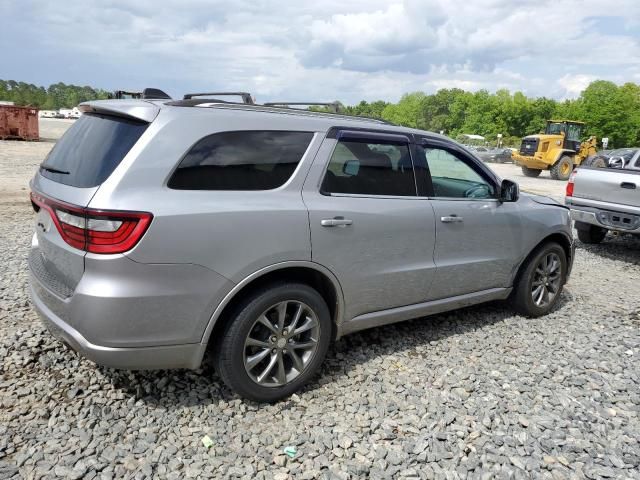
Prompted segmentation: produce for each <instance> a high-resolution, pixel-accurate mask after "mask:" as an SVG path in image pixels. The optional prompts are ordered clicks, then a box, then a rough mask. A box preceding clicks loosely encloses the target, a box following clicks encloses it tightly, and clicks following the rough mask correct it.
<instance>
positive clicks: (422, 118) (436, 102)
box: [343, 80, 640, 148]
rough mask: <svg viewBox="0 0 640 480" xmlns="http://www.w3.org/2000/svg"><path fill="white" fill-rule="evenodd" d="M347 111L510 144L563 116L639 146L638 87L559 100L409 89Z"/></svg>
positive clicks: (604, 87)
mask: <svg viewBox="0 0 640 480" xmlns="http://www.w3.org/2000/svg"><path fill="white" fill-rule="evenodd" d="M343 108H344V111H345V112H346V113H348V114H350V115H362V116H367V117H372V118H379V119H383V120H387V121H390V122H393V123H396V124H398V125H404V126H408V127H413V128H419V129H421V130H429V131H432V132H440V131H442V132H444V133H445V134H446V135H448V136H449V137H451V138H454V139H456V138H458V136H459V135H461V134H476V135H482V136H484V137H485V138H486V139H487V141H489V142H490V143H496V142H497V135H498V134H501V135H502V136H503V142H504V144H505V145H508V146H518V145H519V144H520V139H521V138H522V137H524V136H526V135H532V134H535V133H540V132H541V131H543V130H544V128H545V121H546V120H550V119H566V120H576V121H581V122H585V123H586V124H587V126H586V129H585V131H584V132H583V135H584V136H585V138H586V137H587V136H589V135H595V136H596V137H597V138H598V141H600V140H601V139H602V138H603V137H607V138H609V148H611V147H612V146H613V147H616V148H617V147H625V146H639V145H640V85H637V84H635V83H626V84H624V85H622V86H618V85H616V84H615V83H613V82H608V81H604V80H597V81H594V82H592V83H591V84H590V85H589V86H587V88H586V89H585V90H584V91H583V92H582V93H581V94H580V96H579V97H578V98H576V99H572V100H563V101H558V100H554V99H551V98H546V97H537V98H531V97H527V96H525V95H524V94H523V93H522V92H515V93H513V94H512V93H511V92H509V91H508V90H498V91H497V92H495V93H489V92H488V91H487V90H479V91H477V92H467V91H464V90H461V89H458V88H451V89H442V90H438V91H437V92H436V93H434V94H431V95H429V94H426V93H423V92H413V93H407V94H405V95H403V96H402V98H401V99H400V101H399V102H398V103H389V102H384V101H381V100H380V101H376V102H371V103H369V102H365V101H362V102H360V103H358V104H357V105H353V106H344V107H343Z"/></svg>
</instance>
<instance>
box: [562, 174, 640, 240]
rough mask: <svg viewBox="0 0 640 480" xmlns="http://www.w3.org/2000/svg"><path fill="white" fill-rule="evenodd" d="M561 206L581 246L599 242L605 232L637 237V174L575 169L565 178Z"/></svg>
mask: <svg viewBox="0 0 640 480" xmlns="http://www.w3.org/2000/svg"><path fill="white" fill-rule="evenodd" d="M565 204H566V205H567V206H569V208H571V217H572V218H573V220H575V227H576V229H577V230H578V238H580V240H581V241H583V242H585V243H599V242H601V241H602V240H603V239H604V237H605V235H606V233H607V231H609V230H611V231H617V232H626V233H632V234H637V235H640V171H639V170H627V169H619V168H587V167H581V168H578V169H576V170H575V171H574V172H573V173H572V174H571V178H569V183H568V185H567V196H566V197H565Z"/></svg>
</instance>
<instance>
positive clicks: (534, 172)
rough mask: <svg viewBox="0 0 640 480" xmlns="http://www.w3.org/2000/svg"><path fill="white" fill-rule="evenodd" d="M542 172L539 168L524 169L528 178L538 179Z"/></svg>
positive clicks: (523, 171)
mask: <svg viewBox="0 0 640 480" xmlns="http://www.w3.org/2000/svg"><path fill="white" fill-rule="evenodd" d="M541 172H542V170H540V169H539V168H529V167H525V166H523V167H522V173H524V175H525V176H526V177H538V176H540V173H541Z"/></svg>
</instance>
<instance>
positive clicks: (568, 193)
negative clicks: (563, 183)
mask: <svg viewBox="0 0 640 480" xmlns="http://www.w3.org/2000/svg"><path fill="white" fill-rule="evenodd" d="M577 174H578V169H577V168H574V169H573V172H571V175H570V176H569V181H568V182H567V190H566V191H565V196H567V197H572V196H573V182H574V179H575V178H576V175H577Z"/></svg>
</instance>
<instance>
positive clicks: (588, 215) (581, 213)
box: [571, 205, 640, 234]
mask: <svg viewBox="0 0 640 480" xmlns="http://www.w3.org/2000/svg"><path fill="white" fill-rule="evenodd" d="M571 219H572V220H574V221H576V222H581V223H586V224H589V225H595V226H597V227H600V228H606V229H607V230H613V231H617V232H628V233H634V234H640V215H634V214H631V213H627V212H617V211H612V210H602V209H599V208H595V207H585V206H577V205H571Z"/></svg>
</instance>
